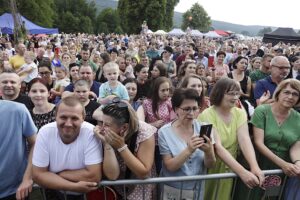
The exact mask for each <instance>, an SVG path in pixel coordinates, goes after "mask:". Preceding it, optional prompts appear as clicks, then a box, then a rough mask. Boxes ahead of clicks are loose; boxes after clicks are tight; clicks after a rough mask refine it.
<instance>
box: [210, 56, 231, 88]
mask: <svg viewBox="0 0 300 200" xmlns="http://www.w3.org/2000/svg"><path fill="white" fill-rule="evenodd" d="M225 57H226V53H225V52H224V51H218V53H217V59H216V62H215V66H214V67H212V68H211V69H210V74H211V77H212V80H213V81H214V82H216V81H218V80H219V79H220V78H222V77H227V74H228V73H229V72H230V70H229V67H228V65H226V64H224V63H223V62H224V58H225Z"/></svg>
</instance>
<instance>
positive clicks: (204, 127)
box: [200, 124, 212, 142]
mask: <svg viewBox="0 0 300 200" xmlns="http://www.w3.org/2000/svg"><path fill="white" fill-rule="evenodd" d="M211 130H212V124H204V125H202V126H201V129H200V137H203V135H206V136H207V137H208V138H210V134H211ZM204 140H205V139H204ZM205 142H206V140H205Z"/></svg>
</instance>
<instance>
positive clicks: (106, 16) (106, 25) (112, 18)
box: [95, 8, 123, 33]
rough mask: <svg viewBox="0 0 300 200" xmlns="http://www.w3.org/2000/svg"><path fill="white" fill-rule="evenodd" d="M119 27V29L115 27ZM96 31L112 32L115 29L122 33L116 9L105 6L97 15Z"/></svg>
mask: <svg viewBox="0 0 300 200" xmlns="http://www.w3.org/2000/svg"><path fill="white" fill-rule="evenodd" d="M117 27H119V29H117ZM95 28H96V33H113V32H115V31H116V29H117V30H118V31H119V32H120V33H123V30H122V29H121V27H120V17H119V13H118V11H117V10H115V9H112V8H106V9H104V10H102V12H101V13H100V14H99V15H98V17H97V22H96V27H95Z"/></svg>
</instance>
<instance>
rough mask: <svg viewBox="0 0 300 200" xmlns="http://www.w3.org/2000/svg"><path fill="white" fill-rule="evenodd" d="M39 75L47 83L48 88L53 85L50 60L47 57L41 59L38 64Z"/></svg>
mask: <svg viewBox="0 0 300 200" xmlns="http://www.w3.org/2000/svg"><path fill="white" fill-rule="evenodd" d="M38 72H39V76H40V77H41V78H42V79H44V80H45V81H46V82H47V84H48V89H49V90H50V89H51V88H53V87H54V82H55V81H54V79H53V78H52V76H51V75H52V68H51V62H50V60H49V59H48V58H46V59H43V60H42V61H41V62H40V63H39V65H38Z"/></svg>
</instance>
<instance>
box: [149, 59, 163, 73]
mask: <svg viewBox="0 0 300 200" xmlns="http://www.w3.org/2000/svg"><path fill="white" fill-rule="evenodd" d="M157 63H162V59H161V57H155V58H152V60H151V62H150V65H149V72H151V71H152V70H153V67H154V65H156V64H157ZM150 77H151V74H149V78H150Z"/></svg>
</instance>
